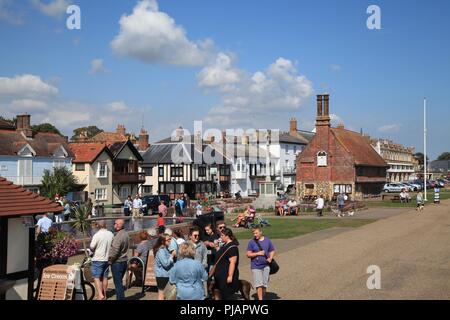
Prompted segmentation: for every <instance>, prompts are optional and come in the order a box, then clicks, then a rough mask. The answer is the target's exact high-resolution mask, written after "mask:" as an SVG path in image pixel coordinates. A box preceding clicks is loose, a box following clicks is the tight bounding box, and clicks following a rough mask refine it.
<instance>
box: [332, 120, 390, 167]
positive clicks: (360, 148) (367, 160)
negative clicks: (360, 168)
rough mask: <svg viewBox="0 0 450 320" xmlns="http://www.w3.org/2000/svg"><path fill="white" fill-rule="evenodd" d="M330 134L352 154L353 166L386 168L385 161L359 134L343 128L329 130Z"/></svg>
mask: <svg viewBox="0 0 450 320" xmlns="http://www.w3.org/2000/svg"><path fill="white" fill-rule="evenodd" d="M331 132H332V133H333V135H334V136H335V137H336V139H337V140H338V141H339V142H340V143H341V144H342V146H343V147H344V148H345V149H346V150H347V151H348V152H350V153H351V154H352V156H353V159H354V160H355V165H365V166H375V167H388V165H387V163H386V161H384V159H383V158H382V157H381V156H380V155H379V154H378V153H377V152H376V151H375V149H374V148H372V146H371V145H370V141H369V139H367V138H365V137H364V136H362V135H361V134H359V133H357V132H354V131H350V130H346V129H343V128H331Z"/></svg>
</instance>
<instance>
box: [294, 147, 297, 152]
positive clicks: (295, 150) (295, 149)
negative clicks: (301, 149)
mask: <svg viewBox="0 0 450 320" xmlns="http://www.w3.org/2000/svg"><path fill="white" fill-rule="evenodd" d="M295 153H297V146H294V154H295Z"/></svg>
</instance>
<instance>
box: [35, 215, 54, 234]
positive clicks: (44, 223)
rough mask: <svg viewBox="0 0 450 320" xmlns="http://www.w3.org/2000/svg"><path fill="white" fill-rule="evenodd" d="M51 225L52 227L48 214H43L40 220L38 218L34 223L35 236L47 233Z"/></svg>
mask: <svg viewBox="0 0 450 320" xmlns="http://www.w3.org/2000/svg"><path fill="white" fill-rule="evenodd" d="M52 225H53V221H52V219H50V218H49V217H48V213H44V215H43V216H42V218H40V219H39V220H38V222H37V223H36V227H37V230H36V233H37V234H41V233H48V232H49V231H50V228H51V227H52Z"/></svg>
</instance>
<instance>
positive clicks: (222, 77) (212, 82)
mask: <svg viewBox="0 0 450 320" xmlns="http://www.w3.org/2000/svg"><path fill="white" fill-rule="evenodd" d="M241 77H242V71H240V70H238V69H235V68H233V66H232V60H231V57H230V56H229V55H227V54H225V53H223V52H220V53H219V54H218V55H217V57H216V59H215V61H214V62H213V63H211V64H209V65H207V66H206V67H204V68H203V69H202V70H201V71H200V73H199V74H198V75H197V80H198V84H199V85H200V86H201V87H205V88H209V87H221V89H222V90H229V89H231V87H230V86H231V85H233V84H234V83H237V82H239V81H240V80H241Z"/></svg>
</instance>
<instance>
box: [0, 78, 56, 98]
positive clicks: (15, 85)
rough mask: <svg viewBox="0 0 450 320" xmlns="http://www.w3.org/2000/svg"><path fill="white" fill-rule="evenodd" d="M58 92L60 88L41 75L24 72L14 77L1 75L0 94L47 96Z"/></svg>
mask: <svg viewBox="0 0 450 320" xmlns="http://www.w3.org/2000/svg"><path fill="white" fill-rule="evenodd" d="M57 93H58V89H57V88H55V87H54V86H52V85H50V84H48V83H46V82H45V81H43V80H42V79H41V77H39V76H36V75H32V74H24V75H18V76H15V77H14V78H6V77H0V95H4V96H18V97H45V96H52V95H56V94H57Z"/></svg>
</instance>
